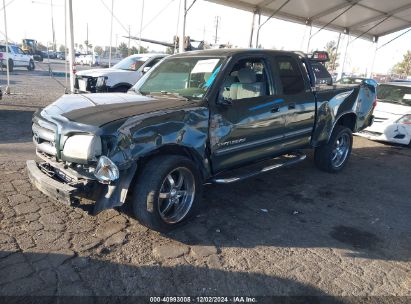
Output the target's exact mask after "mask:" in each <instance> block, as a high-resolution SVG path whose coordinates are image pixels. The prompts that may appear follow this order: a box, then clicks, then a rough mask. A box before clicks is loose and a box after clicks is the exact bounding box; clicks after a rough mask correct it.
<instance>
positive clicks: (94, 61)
mask: <svg viewBox="0 0 411 304" xmlns="http://www.w3.org/2000/svg"><path fill="white" fill-rule="evenodd" d="M74 63H75V64H80V65H89V66H93V65H99V63H100V56H99V55H97V54H79V55H76V57H75V59H74Z"/></svg>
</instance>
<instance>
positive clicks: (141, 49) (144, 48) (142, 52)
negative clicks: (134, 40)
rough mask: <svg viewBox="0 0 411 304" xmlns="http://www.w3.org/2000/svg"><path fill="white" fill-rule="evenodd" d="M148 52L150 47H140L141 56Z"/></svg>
mask: <svg viewBox="0 0 411 304" xmlns="http://www.w3.org/2000/svg"><path fill="white" fill-rule="evenodd" d="M148 52H149V49H148V47H144V46H140V54H144V53H148Z"/></svg>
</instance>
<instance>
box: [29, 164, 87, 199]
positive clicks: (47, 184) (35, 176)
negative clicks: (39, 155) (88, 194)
mask: <svg viewBox="0 0 411 304" xmlns="http://www.w3.org/2000/svg"><path fill="white" fill-rule="evenodd" d="M27 173H28V175H29V178H30V181H31V183H32V184H33V185H35V186H36V187H37V189H39V190H40V191H41V192H43V193H44V194H45V195H47V196H49V197H51V198H52V199H54V200H56V201H59V202H62V203H65V204H71V203H72V201H73V198H74V196H75V195H77V194H79V190H80V189H79V187H76V186H74V185H73V186H71V185H69V184H66V183H63V182H60V181H58V180H57V179H56V178H53V177H52V176H50V175H48V174H46V173H44V172H43V171H42V169H40V167H39V164H38V163H37V162H36V161H34V160H28V161H27Z"/></svg>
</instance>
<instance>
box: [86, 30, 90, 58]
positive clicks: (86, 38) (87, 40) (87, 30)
mask: <svg viewBox="0 0 411 304" xmlns="http://www.w3.org/2000/svg"><path fill="white" fill-rule="evenodd" d="M86 29H87V33H86V41H87V44H86V53H87V55H88V45H89V41H88V22H87V26H86Z"/></svg>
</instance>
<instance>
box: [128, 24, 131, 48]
mask: <svg viewBox="0 0 411 304" xmlns="http://www.w3.org/2000/svg"><path fill="white" fill-rule="evenodd" d="M130 39H131V38H130V24H129V25H128V56H130V55H131V49H130Z"/></svg>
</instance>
